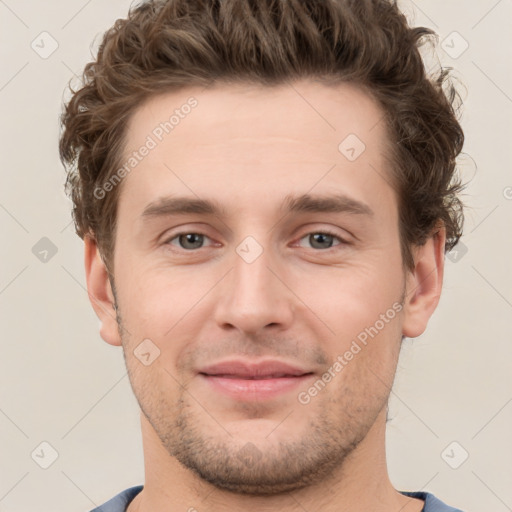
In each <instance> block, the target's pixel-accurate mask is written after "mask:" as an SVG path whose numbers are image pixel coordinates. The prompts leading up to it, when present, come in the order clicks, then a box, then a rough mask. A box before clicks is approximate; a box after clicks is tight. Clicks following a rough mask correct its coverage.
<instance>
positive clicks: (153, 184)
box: [119, 81, 392, 216]
mask: <svg viewBox="0 0 512 512" xmlns="http://www.w3.org/2000/svg"><path fill="white" fill-rule="evenodd" d="M383 118H384V113H383V111H382V109H381V108H380V107H379V105H378V104H377V103H376V102H375V101H374V100H373V99H372V98H371V97H370V96H369V95H367V94H366V93H365V92H364V91H363V90H361V89H360V88H358V87H357V86H356V85H353V84H346V83H343V84H337V85H329V86H326V85H323V84H320V83H318V82H312V81H301V82H296V83H290V84H287V85H281V86H275V87H264V86H259V85H254V84H252V85H247V84H236V85H234V84H230V85H226V84H223V85H222V84H217V85H216V86H214V87H212V88H208V89H204V88H199V87H194V88H192V87H191V88H187V89H182V90H180V91H175V92H170V93H165V94H159V95H157V96H154V97H151V98H150V99H149V100H147V101H146V102H145V103H144V104H143V105H142V106H140V107H139V108H138V109H137V110H136V111H135V112H134V115H133V116H132V118H131V120H130V122H129V125H128V129H127V133H126V150H125V154H124V155H123V164H128V161H129V160H131V163H132V164H133V165H125V168H126V170H127V171H128V172H126V173H125V174H126V177H125V178H124V179H123V182H122V187H123V191H122V193H121V197H120V205H119V211H120V213H121V210H124V211H125V212H126V213H127V214H129V215H132V216H135V215H136V214H139V215H140V214H141V212H142V211H143V210H144V208H145V206H147V204H148V202H150V201H154V200H155V199H157V198H158V197H163V196H165V195H172V194H176V195H181V196H182V195H184V194H186V195H189V196H194V195H195V196H201V197H205V196H216V198H218V199H220V201H221V202H222V203H224V204H226V206H228V207H229V204H232V205H233V206H236V207H237V209H238V211H240V209H244V208H250V207H251V206H254V207H257V206H260V207H263V205H264V204H267V203H268V204H270V203H271V202H272V201H275V202H279V203H281V202H282V198H283V197H284V196H285V195H287V196H289V195H290V194H291V193H292V194H293V192H296V193H297V195H298V194H303V193H307V192H308V191H310V190H312V189H313V188H314V189H315V192H319V193H325V192H328V191H332V190H333V188H337V189H339V190H338V191H339V192H344V193H345V192H347V193H348V195H350V194H352V196H353V197H354V198H356V199H357V196H359V199H361V200H364V198H363V197H362V196H364V195H366V196H367V197H366V199H368V196H374V197H373V199H372V200H373V202H374V203H379V202H385V201H386V200H387V199H389V198H390V197H391V196H390V193H391V192H392V191H391V190H390V187H389V180H387V179H386V168H387V164H386V162H385V158H384V155H385V153H386V145H387V144H388V143H389V140H388V138H387V134H386V129H385V125H384V123H383ZM144 148H146V149H144ZM141 153H144V155H143V156H141ZM134 155H135V156H134ZM383 189H387V190H383ZM383 206H384V205H383ZM377 209H378V208H377Z"/></svg>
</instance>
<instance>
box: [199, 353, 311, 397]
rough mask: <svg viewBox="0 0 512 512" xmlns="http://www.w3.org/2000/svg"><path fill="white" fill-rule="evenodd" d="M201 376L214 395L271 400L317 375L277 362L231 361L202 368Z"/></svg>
mask: <svg viewBox="0 0 512 512" xmlns="http://www.w3.org/2000/svg"><path fill="white" fill-rule="evenodd" d="M198 375H199V376H200V378H201V379H203V380H204V381H205V382H206V383H207V384H208V385H209V387H210V389H211V390H213V391H214V392H215V393H221V394H223V395H226V396H228V397H230V398H232V399H235V400H269V399H271V398H275V397H277V396H279V395H283V394H285V393H289V392H291V391H293V390H295V389H296V388H297V387H298V386H300V385H303V384H304V383H305V381H307V380H308V379H310V378H311V377H312V376H313V375H314V372H312V371H310V370H308V369H306V368H301V367H300V366H295V365H292V364H289V363H284V362H281V361H275V360H274V361H269V360H267V361H262V362H258V363H254V362H248V361H242V360H231V361H224V362H221V363H217V364H215V365H211V366H208V367H206V368H202V369H201V370H200V371H199V372H198Z"/></svg>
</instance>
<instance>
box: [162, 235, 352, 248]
mask: <svg viewBox="0 0 512 512" xmlns="http://www.w3.org/2000/svg"><path fill="white" fill-rule="evenodd" d="M313 234H314V235H328V236H332V237H333V238H335V239H336V240H338V242H339V244H337V245H334V246H332V247H329V248H327V249H314V248H313V250H315V252H323V253H328V252H330V251H333V250H335V249H336V247H339V246H342V245H349V242H347V241H346V240H344V239H343V238H341V237H340V236H339V235H337V234H336V233H333V232H332V231H329V230H328V229H327V230H322V231H310V232H309V233H306V234H305V235H303V236H301V237H300V238H299V242H300V240H302V239H304V238H305V237H307V236H309V235H313ZM182 235H200V236H204V237H206V238H210V237H209V236H208V235H205V234H204V233H200V232H196V231H182V232H180V233H176V234H174V235H173V236H172V237H171V238H168V239H167V240H166V241H165V242H164V245H172V244H171V242H172V241H173V240H175V239H177V238H179V237H180V236H182ZM199 249H205V247H199V248H198V249H183V248H181V247H179V248H176V249H174V250H178V251H183V252H187V253H192V252H197V251H198V250H199Z"/></svg>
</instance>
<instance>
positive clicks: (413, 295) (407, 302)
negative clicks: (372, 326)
mask: <svg viewBox="0 0 512 512" xmlns="http://www.w3.org/2000/svg"><path fill="white" fill-rule="evenodd" d="M445 242H446V229H445V227H444V226H442V227H438V228H437V229H436V230H435V231H434V233H433V234H432V236H431V237H430V238H429V239H428V240H427V241H426V242H425V244H424V245H421V246H416V247H415V248H414V269H413V270H412V271H410V272H407V281H406V283H407V284H406V294H405V299H404V316H403V319H404V320H403V324H402V334H403V335H404V336H407V337H408V338H416V337H417V336H420V335H421V334H422V333H423V332H424V331H425V329H426V328H427V324H428V321H429V319H430V317H431V316H432V314H433V313H434V311H435V309H436V307H437V305H438V303H439V298H440V296H441V290H442V286H443V274H444V249H445Z"/></svg>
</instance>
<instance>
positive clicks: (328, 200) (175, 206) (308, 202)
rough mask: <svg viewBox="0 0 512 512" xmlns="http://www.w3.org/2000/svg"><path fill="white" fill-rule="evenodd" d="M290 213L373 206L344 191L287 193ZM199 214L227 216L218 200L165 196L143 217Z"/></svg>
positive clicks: (361, 210) (358, 211)
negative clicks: (347, 194) (342, 192)
mask: <svg viewBox="0 0 512 512" xmlns="http://www.w3.org/2000/svg"><path fill="white" fill-rule="evenodd" d="M281 210H284V211H285V212H287V213H315V212H318V213H350V214H355V215H366V216H370V217H371V216H373V215H374V212H373V210H372V209H371V208H370V207H369V206H368V205H367V204H366V203H363V202H361V201H358V200H356V199H353V198H351V197H349V196H346V195H344V194H334V195H311V194H302V195H300V196H291V195H287V196H286V197H285V199H284V201H283V205H282V206H281ZM181 214H199V215H214V216H219V217H226V211H225V209H224V208H223V207H222V206H221V205H220V204H219V203H218V202H216V201H212V200H207V199H199V198H192V197H181V196H180V197H178V196H175V197H172V196H171V197H163V198H160V199H158V200H156V201H154V202H152V203H150V204H148V205H147V206H146V208H144V211H143V212H142V217H143V218H155V217H163V216H170V215H181Z"/></svg>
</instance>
